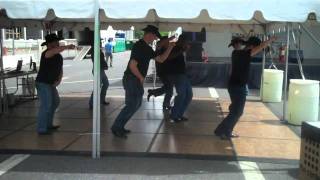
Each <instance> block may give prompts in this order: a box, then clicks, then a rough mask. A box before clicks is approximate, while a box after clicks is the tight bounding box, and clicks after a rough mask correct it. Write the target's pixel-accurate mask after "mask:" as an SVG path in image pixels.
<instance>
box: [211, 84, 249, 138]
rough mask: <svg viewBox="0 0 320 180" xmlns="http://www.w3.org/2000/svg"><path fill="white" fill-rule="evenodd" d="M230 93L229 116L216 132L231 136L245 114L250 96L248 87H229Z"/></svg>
mask: <svg viewBox="0 0 320 180" xmlns="http://www.w3.org/2000/svg"><path fill="white" fill-rule="evenodd" d="M228 92H229V95H230V99H231V104H230V106H229V114H228V115H227V117H226V118H225V119H224V120H223V121H222V122H221V123H220V124H219V126H218V127H217V129H216V132H217V133H218V134H225V135H230V134H231V133H232V131H233V128H234V126H235V125H236V123H237V122H238V121H239V119H240V117H241V115H242V114H243V110H244V106H245V103H246V97H247V95H248V87H247V85H244V86H229V87H228Z"/></svg>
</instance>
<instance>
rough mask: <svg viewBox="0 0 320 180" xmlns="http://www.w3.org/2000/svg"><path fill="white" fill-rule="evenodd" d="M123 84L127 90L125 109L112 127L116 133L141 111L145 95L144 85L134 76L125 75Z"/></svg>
mask: <svg viewBox="0 0 320 180" xmlns="http://www.w3.org/2000/svg"><path fill="white" fill-rule="evenodd" d="M122 83H123V87H124V90H125V107H124V108H123V109H122V110H121V112H120V113H119V115H118V116H117V118H116V119H115V121H114V123H113V125H112V128H111V129H112V130H114V131H118V130H122V129H123V128H124V126H125V125H126V124H127V122H128V121H129V119H130V118H131V117H132V116H133V115H134V113H135V112H136V111H137V110H138V109H139V107H140V106H141V102H142V98H143V93H144V89H143V85H142V84H141V82H140V81H139V80H138V79H137V78H136V77H135V76H134V75H124V77H123V79H122Z"/></svg>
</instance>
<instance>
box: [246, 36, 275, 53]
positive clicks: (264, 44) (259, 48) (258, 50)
mask: <svg viewBox="0 0 320 180" xmlns="http://www.w3.org/2000/svg"><path fill="white" fill-rule="evenodd" d="M274 40H276V37H275V36H273V37H271V38H270V39H269V40H267V41H264V42H262V43H261V44H260V45H259V46H257V47H254V48H253V49H251V56H255V55H256V54H258V53H259V52H261V51H262V50H263V49H264V48H266V47H267V46H268V45H269V44H270V43H272V42H273V41H274Z"/></svg>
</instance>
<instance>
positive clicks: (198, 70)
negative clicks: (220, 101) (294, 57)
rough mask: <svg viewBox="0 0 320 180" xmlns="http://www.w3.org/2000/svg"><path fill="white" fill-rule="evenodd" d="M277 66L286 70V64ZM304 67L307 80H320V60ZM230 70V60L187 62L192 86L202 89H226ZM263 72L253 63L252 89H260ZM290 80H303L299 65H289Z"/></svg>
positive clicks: (258, 64) (250, 85)
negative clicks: (211, 87) (210, 87)
mask: <svg viewBox="0 0 320 180" xmlns="http://www.w3.org/2000/svg"><path fill="white" fill-rule="evenodd" d="M226 59H228V58H226ZM306 62H307V63H306ZM269 66H270V62H266V65H265V68H269ZM276 66H277V68H278V69H281V70H284V69H285V64H276ZM302 66H303V71H304V75H305V77H306V79H312V80H320V60H319V61H315V60H305V61H304V63H303V64H302ZM230 68H231V63H230V60H229V61H228V60H220V61H219V60H216V61H214V62H213V61H211V62H208V63H203V62H187V73H188V76H189V78H190V79H191V82H192V85H193V86H200V87H208V86H213V87H216V88H226V87H227V82H228V77H229V71H230ZM261 72H262V63H260V62H254V63H251V69H250V77H249V88H250V89H259V88H260V81H261ZM288 79H301V75H300V71H299V66H298V64H295V63H289V67H288Z"/></svg>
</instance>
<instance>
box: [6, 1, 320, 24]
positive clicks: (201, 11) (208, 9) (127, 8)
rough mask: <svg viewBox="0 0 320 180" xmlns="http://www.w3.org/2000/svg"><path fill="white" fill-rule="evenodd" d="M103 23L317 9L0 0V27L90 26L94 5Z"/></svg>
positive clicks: (301, 4) (298, 16) (280, 4)
mask: <svg viewBox="0 0 320 180" xmlns="http://www.w3.org/2000/svg"><path fill="white" fill-rule="evenodd" d="M96 2H97V3H98V7H99V8H100V11H101V13H100V20H101V23H102V28H103V26H108V25H112V26H115V27H123V28H126V29H127V28H130V27H131V26H132V25H137V26H139V25H140V26H144V25H145V24H155V25H157V26H159V27H163V28H165V29H167V28H169V27H170V28H172V27H179V26H181V27H186V28H187V29H188V28H189V29H192V28H193V29H195V28H197V27H199V29H200V28H201V27H203V26H205V27H207V26H209V27H210V26H211V27H213V26H215V25H219V24H265V23H268V22H274V21H276V22H304V21H306V19H307V17H308V15H309V14H310V13H314V14H315V15H316V16H315V18H316V19H319V15H320V1H319V0H304V1H301V0H291V1H290V2H288V1H278V0H268V1H266V0H259V1H257V0H241V1H240V0H224V1H221V0H193V1H181V0H167V1H166V0H163V1H159V0H135V1H133V0H54V1H52V0H39V1H35V0H0V10H1V11H0V26H1V27H4V28H5V27H13V26H24V27H29V26H32V27H41V28H42V27H44V26H45V25H44V23H47V25H48V23H49V26H51V27H52V28H54V29H59V27H60V28H61V27H63V26H65V27H68V28H70V29H81V28H83V27H93V17H94V7H95V6H94V5H95V3H96Z"/></svg>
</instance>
